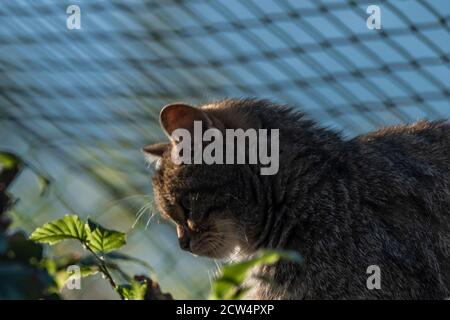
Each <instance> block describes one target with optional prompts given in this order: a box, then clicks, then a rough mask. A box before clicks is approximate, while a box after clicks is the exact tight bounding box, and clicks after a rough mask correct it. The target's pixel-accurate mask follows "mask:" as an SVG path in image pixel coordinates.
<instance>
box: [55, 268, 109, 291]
mask: <svg viewBox="0 0 450 320" xmlns="http://www.w3.org/2000/svg"><path fill="white" fill-rule="evenodd" d="M99 269H100V268H99V267H98V266H96V265H92V266H80V277H81V278H86V277H89V276H92V275H95V274H97V273H98V272H99ZM71 275H73V272H68V271H67V270H59V271H57V272H55V273H54V279H55V281H56V283H57V286H58V288H59V289H60V290H61V289H62V288H64V286H65V285H66V284H67V280H69V277H70V276H71Z"/></svg>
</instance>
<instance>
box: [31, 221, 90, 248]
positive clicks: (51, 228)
mask: <svg viewBox="0 0 450 320" xmlns="http://www.w3.org/2000/svg"><path fill="white" fill-rule="evenodd" d="M87 235H88V233H87V232H86V225H85V223H84V222H83V221H81V220H80V218H79V217H78V216H76V215H66V216H65V217H64V218H62V219H58V220H53V221H51V222H49V223H46V224H44V225H43V226H42V227H39V228H37V229H36V230H34V232H33V233H32V234H31V236H30V240H33V241H36V242H43V243H48V244H51V245H53V244H55V243H58V242H60V241H62V240H68V239H77V240H79V241H81V242H82V243H85V241H86V238H87Z"/></svg>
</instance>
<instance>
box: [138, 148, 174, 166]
mask: <svg viewBox="0 0 450 320" xmlns="http://www.w3.org/2000/svg"><path fill="white" fill-rule="evenodd" d="M169 147H170V145H169V144H168V143H155V144H150V145H148V146H145V147H143V148H142V149H141V151H142V153H143V154H144V156H145V158H146V159H147V161H148V162H149V163H153V162H155V161H158V160H159V159H161V157H162V155H163V153H164V152H165V151H166V150H167V149H168V148H169Z"/></svg>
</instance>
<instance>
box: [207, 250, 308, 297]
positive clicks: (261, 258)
mask: <svg viewBox="0 0 450 320" xmlns="http://www.w3.org/2000/svg"><path fill="white" fill-rule="evenodd" d="M281 259H285V260H289V261H292V262H294V263H301V262H302V259H301V256H300V255H299V254H298V253H297V252H294V251H276V250H263V251H260V252H259V253H258V254H257V255H256V256H255V257H254V258H251V259H249V260H245V261H242V262H238V263H234V264H229V265H226V266H224V267H223V268H222V271H221V274H220V276H219V277H218V278H217V279H216V280H215V281H214V282H213V285H212V288H211V294H210V299H213V300H239V299H242V298H243V296H244V295H245V293H246V292H247V291H248V290H249V289H250V288H248V287H246V286H245V285H244V280H245V279H246V278H247V277H248V275H249V273H250V272H251V270H252V269H253V268H255V267H258V266H262V265H273V264H275V263H277V262H279V261H280V260H281ZM260 280H261V281H265V282H268V284H269V285H270V280H269V279H260Z"/></svg>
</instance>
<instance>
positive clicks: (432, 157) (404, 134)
mask: <svg viewBox="0 0 450 320" xmlns="http://www.w3.org/2000/svg"><path fill="white" fill-rule="evenodd" d="M355 141H357V142H358V143H359V144H360V146H361V147H362V148H363V149H365V150H366V151H367V152H372V151H373V152H377V153H379V154H380V155H381V156H385V157H389V158H390V159H391V160H392V161H396V160H397V161H403V162H411V163H414V162H415V163H416V164H423V165H429V166H430V167H429V168H430V170H431V169H433V170H438V171H440V173H441V174H443V175H445V176H447V177H448V176H450V123H449V122H447V121H443V120H441V121H427V120H421V121H419V122H416V123H413V124H410V125H398V126H392V127H387V128H383V129H380V130H377V131H374V132H371V133H369V134H366V135H363V136H359V137H357V138H355ZM405 160H409V161H405Z"/></svg>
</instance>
